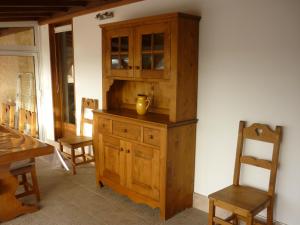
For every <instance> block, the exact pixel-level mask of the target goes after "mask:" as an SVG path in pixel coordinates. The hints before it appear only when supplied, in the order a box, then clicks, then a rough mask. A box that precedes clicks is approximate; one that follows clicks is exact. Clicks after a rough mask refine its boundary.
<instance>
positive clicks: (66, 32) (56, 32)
mask: <svg viewBox="0 0 300 225" xmlns="http://www.w3.org/2000/svg"><path fill="white" fill-rule="evenodd" d="M49 35H50V53H51V70H52V96H53V111H54V134H55V140H57V139H58V138H61V137H65V136H69V135H74V134H76V117H75V110H76V109H75V86H74V85H75V74H74V48H73V31H72V23H71V22H67V23H64V24H56V25H50V26H49Z"/></svg>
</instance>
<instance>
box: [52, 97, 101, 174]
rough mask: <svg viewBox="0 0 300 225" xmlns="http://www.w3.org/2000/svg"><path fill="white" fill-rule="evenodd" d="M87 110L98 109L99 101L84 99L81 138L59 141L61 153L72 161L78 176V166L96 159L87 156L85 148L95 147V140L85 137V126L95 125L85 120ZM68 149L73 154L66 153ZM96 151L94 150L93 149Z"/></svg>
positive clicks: (64, 138)
mask: <svg viewBox="0 0 300 225" xmlns="http://www.w3.org/2000/svg"><path fill="white" fill-rule="evenodd" d="M86 109H92V110H95V109H98V100H97V99H87V98H82V104H81V121H80V136H70V137H63V138H61V139H59V140H58V142H59V144H60V151H61V153H62V154H63V155H64V156H66V157H67V158H69V159H71V161H72V168H73V174H76V168H75V167H76V166H78V165H81V164H86V163H90V162H94V161H95V158H94V156H92V155H89V154H86V152H85V147H86V146H93V138H92V137H86V136H84V124H85V123H88V124H93V120H91V119H86V118H85V110H86ZM64 146H65V147H68V148H69V149H71V154H69V153H67V152H64V148H63V147H64ZM76 149H80V150H81V154H76V152H75V151H76ZM93 151H94V149H93ZM77 158H81V159H82V160H81V161H80V162H77V161H76V159H77Z"/></svg>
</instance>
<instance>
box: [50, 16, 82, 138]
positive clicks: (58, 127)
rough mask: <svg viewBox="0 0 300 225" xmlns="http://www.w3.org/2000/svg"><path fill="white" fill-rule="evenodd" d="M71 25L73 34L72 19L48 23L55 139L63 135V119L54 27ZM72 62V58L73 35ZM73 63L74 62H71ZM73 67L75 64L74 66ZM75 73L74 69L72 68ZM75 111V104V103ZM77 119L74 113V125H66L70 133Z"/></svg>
mask: <svg viewBox="0 0 300 225" xmlns="http://www.w3.org/2000/svg"><path fill="white" fill-rule="evenodd" d="M64 25H71V26H72V35H73V21H72V20H67V21H63V22H60V23H54V24H49V26H48V28H49V45H50V62H51V82H52V99H53V101H52V103H53V106H52V107H53V121H54V139H55V140H57V139H59V138H61V137H63V135H64V129H65V126H64V121H63V99H62V97H63V96H62V87H61V84H60V82H59V77H58V76H59V72H58V66H57V65H58V63H57V62H58V53H57V51H56V41H55V27H59V26H64ZM73 62H75V60H74V35H73ZM73 65H74V64H73ZM74 67H75V66H74ZM73 72H74V74H75V69H74V71H73ZM74 102H75V103H76V92H75V76H74ZM75 112H76V104H75ZM76 127H77V120H76V115H75V125H74V126H73V125H70V126H68V132H69V133H70V134H74V135H75V134H76Z"/></svg>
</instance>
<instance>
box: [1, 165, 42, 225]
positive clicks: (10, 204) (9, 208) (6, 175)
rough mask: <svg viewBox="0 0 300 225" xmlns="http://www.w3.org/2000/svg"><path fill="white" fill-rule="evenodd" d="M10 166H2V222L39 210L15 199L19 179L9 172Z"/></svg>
mask: <svg viewBox="0 0 300 225" xmlns="http://www.w3.org/2000/svg"><path fill="white" fill-rule="evenodd" d="M9 168H10V165H9V164H7V165H0V222H3V221H7V220H11V219H13V218H15V217H17V216H19V215H22V214H25V213H32V212H35V211H37V210H38V207H37V206H33V205H25V204H22V202H21V201H19V200H18V199H17V198H16V197H15V193H16V190H17V188H18V181H17V179H16V178H15V177H14V176H13V175H12V174H11V173H10V171H9Z"/></svg>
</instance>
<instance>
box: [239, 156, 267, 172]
mask: <svg viewBox="0 0 300 225" xmlns="http://www.w3.org/2000/svg"><path fill="white" fill-rule="evenodd" d="M240 160H241V163H244V164H249V165H253V166H257V167H262V168H265V169H268V170H271V168H272V163H271V161H269V160H265V159H257V158H255V157H252V156H242V157H241V158H240Z"/></svg>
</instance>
